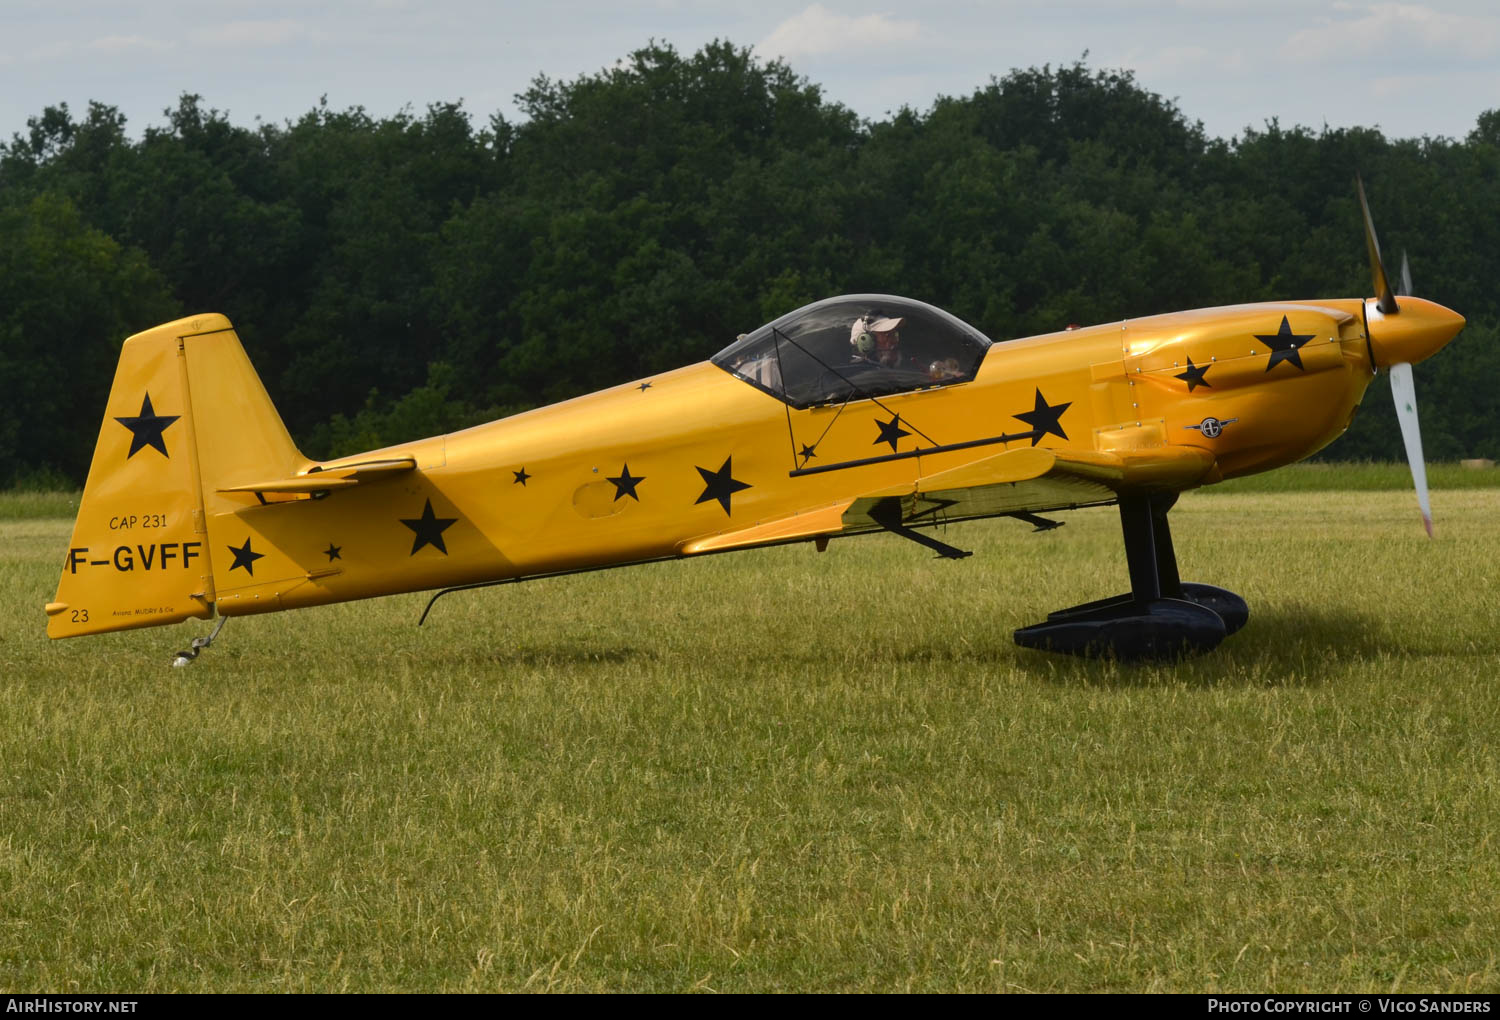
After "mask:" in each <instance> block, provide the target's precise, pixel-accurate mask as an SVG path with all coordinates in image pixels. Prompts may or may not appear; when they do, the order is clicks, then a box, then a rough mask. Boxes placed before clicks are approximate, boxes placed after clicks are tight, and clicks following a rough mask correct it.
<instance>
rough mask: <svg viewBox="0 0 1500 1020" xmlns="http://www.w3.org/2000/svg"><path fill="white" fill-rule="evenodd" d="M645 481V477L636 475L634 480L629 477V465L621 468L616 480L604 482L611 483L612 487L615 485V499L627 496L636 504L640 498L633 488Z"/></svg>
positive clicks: (611, 479) (610, 479)
mask: <svg viewBox="0 0 1500 1020" xmlns="http://www.w3.org/2000/svg"><path fill="white" fill-rule="evenodd" d="M645 480H646V476H645V475H638V476H637V477H635V478H632V477H630V465H629V464H626V465H625V466H624V467H622V468H621V469H620V476H619V477H618V478H609V479H606V481H610V482H613V483H614V485H615V499H622V498H624V497H625V496H629V497H630V498H631V499H633V500H635V501H636V502H637V503H639V502H640V501H641V497H639V496H637V495H636V494H635V487H636V486H637V485H639V484H641V483H642V482H644V481H645Z"/></svg>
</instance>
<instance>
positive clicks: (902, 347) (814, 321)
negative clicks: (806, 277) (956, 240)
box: [712, 294, 990, 408]
mask: <svg viewBox="0 0 1500 1020" xmlns="http://www.w3.org/2000/svg"><path fill="white" fill-rule="evenodd" d="M891 320H897V321H896V322H895V323H894V328H891V327H892V326H893V323H892V321H891ZM876 327H882V328H880V329H876ZM989 346H990V340H989V338H988V337H986V336H985V335H984V334H983V333H981V332H979V330H977V329H975V328H974V327H973V326H970V325H968V324H967V323H965V322H963V321H962V320H960V319H958V318H956V317H954V316H952V315H949V314H948V313H947V312H945V311H943V310H942V309H940V308H934V307H933V306H932V305H929V304H924V303H923V302H921V301H913V300H912V299H911V298H903V297H895V296H893V295H890V294H846V295H844V296H842V297H834V298H827V299H825V300H823V301H816V302H814V303H813V304H810V305H806V306H804V307H802V308H799V309H797V310H796V311H795V312H789V313H788V314H786V315H783V316H782V317H781V318H779V319H777V320H776V321H775V322H770V323H767V324H766V325H764V326H762V327H760V328H759V329H757V330H756V331H755V332H753V333H750V334H748V335H746V336H745V337H743V338H741V339H740V340H737V341H735V342H734V343H733V344H730V345H729V346H728V347H726V348H724V349H723V350H722V351H720V352H719V353H718V354H716V355H714V357H713V359H712V360H713V363H714V364H715V365H718V366H719V367H720V368H722V369H724V370H725V371H727V372H729V373H731V374H733V375H735V376H737V377H739V378H740V379H743V380H744V381H745V382H747V383H749V384H750V385H752V386H755V387H756V388H758V389H761V390H764V391H766V392H767V393H769V394H771V395H772V396H775V397H777V398H778V399H781V400H784V401H786V402H787V403H788V404H790V405H792V406H793V407H797V408H804V407H813V406H815V405H818V404H830V403H842V402H844V401H846V400H860V399H863V398H866V397H881V396H887V395H889V394H892V393H907V392H910V391H912V390H921V389H927V388H929V387H933V386H953V385H956V384H958V383H964V382H968V381H969V380H971V379H973V378H974V373H975V372H977V371H978V370H979V363H980V361H982V360H983V359H984V352H985V351H986V350H988V349H989Z"/></svg>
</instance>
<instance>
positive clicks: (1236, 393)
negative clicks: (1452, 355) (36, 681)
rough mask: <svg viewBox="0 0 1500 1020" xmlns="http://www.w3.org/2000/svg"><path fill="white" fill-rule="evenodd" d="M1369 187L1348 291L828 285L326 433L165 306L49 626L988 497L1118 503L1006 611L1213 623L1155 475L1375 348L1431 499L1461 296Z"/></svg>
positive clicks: (141, 623)
mask: <svg viewBox="0 0 1500 1020" xmlns="http://www.w3.org/2000/svg"><path fill="white" fill-rule="evenodd" d="M1360 200H1361V204H1362V205H1363V203H1364V195H1363V189H1362V188H1361V190H1360ZM1364 215H1365V232H1366V240H1367V246H1368V249H1369V254H1370V263H1371V270H1372V277H1373V280H1374V289H1375V294H1376V296H1375V297H1374V298H1372V299H1368V300H1367V299H1361V298H1343V299H1335V300H1313V301H1287V302H1275V303H1263V304H1247V305H1237V306H1232V307H1226V308H1210V309H1202V310H1197V311H1189V312H1178V313H1173V314H1169V315H1159V316H1153V317H1150V318H1144V319H1135V320H1130V321H1126V322H1114V323H1109V324H1106V325H1100V326H1092V327H1088V328H1083V329H1069V330H1067V331H1064V332H1061V333H1055V334H1050V335H1047V336H1038V337H1031V338H1027V339H1020V340H1010V341H1006V342H1003V343H992V342H991V341H990V340H988V339H987V338H986V337H985V336H984V335H983V334H981V333H980V332H979V331H978V330H976V329H974V328H973V327H971V326H968V325H966V324H965V323H963V322H961V321H959V320H958V319H956V318H954V317H953V316H951V315H949V314H947V313H945V312H943V311H940V310H938V309H937V308H934V307H932V306H930V305H926V304H923V303H921V302H919V301H913V300H908V299H904V298H898V297H893V296H888V295H853V296H845V297H838V298H832V299H829V300H826V301H820V302H817V303H816V304H812V305H808V306H807V307H805V308H801V309H798V310H797V311H794V312H792V313H790V314H788V315H785V316H783V317H782V318H780V319H777V320H776V321H775V322H772V323H770V324H768V325H765V326H762V327H761V328H760V329H757V330H755V331H754V332H752V333H749V334H747V335H743V336H741V337H740V339H739V340H738V341H737V342H735V343H733V344H731V345H730V346H729V347H727V348H725V349H724V350H723V351H721V352H720V353H719V354H718V355H716V356H715V357H714V358H712V359H711V360H710V361H708V362H705V363H702V364H698V365H692V366H689V367H687V368H682V369H678V370H676V371H672V372H667V373H665V374H662V375H657V376H652V377H650V378H648V379H643V380H640V381H637V382H633V383H630V384H627V385H623V386H617V387H615V388H613V389H608V390H604V391H602V392H599V393H594V394H591V395H589V396H585V397H579V398H577V399H575V400H569V401H566V402H564V403H561V404H556V405H553V406H550V407H544V408H541V409H538V410H535V411H530V412H527V413H525V414H519V415H516V416H514V417H511V418H506V419H504V420H501V421H496V422H492V423H490V424H488V425H481V426H478V427H476V428H472V429H467V430H465V431H462V432H456V433H453V434H451V435H446V436H438V437H435V438H432V439H424V440H421V441H418V442H413V443H405V444H401V445H399V446H394V447H391V448H389V449H385V450H378V451H375V452H373V453H368V454H363V455H360V456H355V457H345V458H341V459H338V460H334V461H328V462H323V463H318V462H314V461H312V460H309V459H308V458H307V457H305V456H303V455H302V454H301V453H299V452H298V450H297V448H296V446H295V445H294V444H293V442H292V440H291V437H290V436H289V435H288V434H287V430H286V428H285V426H284V425H283V424H282V422H281V418H280V416H279V415H278V414H277V412H276V409H275V408H274V407H273V406H272V403H271V400H270V398H269V397H268V396H267V394H266V391H265V388H264V387H263V386H262V385H261V382H260V379H259V377H258V376H257V375H256V373H255V370H254V369H253V368H252V367H251V365H250V362H249V360H248V359H247V357H246V356H245V352H244V350H243V349H242V348H241V346H240V342H239V339H238V338H237V337H236V335H235V333H234V329H233V327H232V326H231V325H230V323H229V320H227V319H226V318H224V317H223V316H221V315H196V316H191V317H189V318H185V319H179V320H177V321H176V322H170V323H167V324H166V325H162V326H158V327H156V328H155V329H151V330H148V331H146V332H144V333H139V334H137V335H135V336H132V337H131V338H129V339H128V340H126V341H125V344H124V347H123V350H122V352H121V355H120V361H119V367H118V369H117V370H116V373H115V379H114V385H113V387H112V389H111V391H110V395H109V404H108V406H107V408H106V411H105V417H104V423H103V426H102V427H101V429H100V432H99V440H98V445H97V446H96V448H95V451H94V458H93V463H92V465H91V467H90V469H89V476H88V482H87V484H86V486H85V489H84V494H83V500H82V503H81V505H80V507H79V511H78V519H77V522H76V524H75V525H74V529H73V537H72V541H71V543H70V546H69V548H68V551H67V555H66V557H65V558H64V561H63V568H62V580H61V582H60V583H59V585H58V589H57V596H56V598H55V600H54V601H52V602H50V603H48V605H47V607H46V611H47V617H48V622H47V633H48V635H49V636H50V637H54V638H62V637H74V636H78V635H82V634H95V633H99V632H101V631H112V630H123V629H126V628H133V627H149V626H157V625H161V624H168V623H176V622H178V621H182V620H188V619H207V618H210V617H212V616H213V615H214V614H215V612H217V613H218V614H219V615H220V616H221V617H224V618H227V617H231V616H239V615H242V614H250V613H266V612H274V611H277V610H282V609H295V608H300V607H303V606H316V605H323V604H325V603H330V602H343V601H347V600H350V599H362V598H369V597H372V596H376V595H389V594H393V593H397V592H410V591H420V590H427V589H444V590H450V589H453V588H457V587H464V586H478V585H484V584H493V583H503V582H506V581H516V580H524V579H531V578H539V577H548V576H555V575H559V574H564V573H570V572H575V571H582V570H592V569H598V568H602V567H612V566H620V565H624V564H631V563H643V562H649V561H653V560H663V559H670V558H677V557H689V556H697V555H701V554H705V553H713V552H721V551H725V550H730V549H743V548H750V547H753V546H763V545H771V544H775V543H782V542H797V541H812V542H816V543H817V544H818V545H819V547H820V548H821V547H823V546H824V544H825V543H826V542H827V540H829V539H831V538H835V537H842V536H846V535H853V534H860V533H869V532H881V531H885V532H893V533H895V534H897V535H900V536H902V537H905V538H909V539H912V540H913V541H916V542H919V543H921V544H923V545H925V546H927V547H929V548H931V549H934V550H936V551H937V552H938V553H939V554H940V555H943V556H947V557H952V558H960V557H963V556H966V555H968V554H967V553H965V552H963V551H961V550H958V549H955V548H954V547H952V546H951V545H948V544H946V543H944V542H942V541H941V540H939V539H937V538H935V537H933V536H932V535H931V534H930V533H929V532H927V531H926V530H924V529H927V528H930V527H931V526H934V525H940V524H943V523H946V522H950V521H959V520H966V519H970V518H978V517H997V516H1012V517H1019V518H1021V519H1023V520H1026V521H1029V522H1031V523H1033V524H1035V525H1037V526H1038V527H1050V526H1055V524H1056V522H1054V521H1051V520H1048V519H1046V518H1042V517H1038V516H1036V515H1038V514H1041V513H1047V512H1053V511H1061V510H1069V509H1074V508H1077V507H1086V506H1099V505H1105V504H1118V506H1119V509H1120V521H1121V525H1122V529H1123V533H1124V540H1125V553H1126V560H1127V564H1128V568H1129V576H1130V591H1129V592H1128V593H1126V594H1124V595H1120V596H1116V597H1115V598H1111V599H1104V600H1101V601H1098V602H1093V603H1087V604H1085V605H1081V606H1076V607H1074V608H1071V609H1066V610H1061V611H1059V612H1056V613H1052V614H1051V615H1050V616H1049V617H1048V619H1047V620H1046V621H1044V622H1042V623H1039V624H1037V625H1035V626H1032V627H1026V628H1023V629H1021V630H1018V631H1017V632H1016V634H1015V638H1016V641H1017V642H1018V643H1020V644H1022V645H1025V646H1028V647H1034V648H1044V649H1052V650H1055V651H1063V652H1072V653H1078V654H1095V655H1097V654H1112V655H1116V656H1118V657H1121V658H1148V657H1157V656H1170V655H1178V654H1182V653H1183V652H1185V651H1204V650H1207V649H1211V648H1213V647H1214V646H1216V645H1217V644H1218V643H1219V642H1220V641H1221V640H1223V638H1224V637H1225V635H1226V634H1229V633H1233V632H1234V631H1235V630H1237V629H1239V627H1241V626H1242V625H1243V624H1244V622H1245V620H1246V619H1247V616H1248V610H1247V608H1246V606H1245V603H1244V601H1243V600H1242V599H1240V598H1239V596H1237V595H1235V594H1234V593H1232V592H1228V591H1225V590H1223V589H1221V588H1215V587H1212V586H1209V585H1203V584H1192V583H1186V582H1183V581H1182V580H1181V579H1180V578H1179V576H1178V571H1177V562H1176V557H1175V555H1174V553H1173V549H1172V540H1171V533H1170V531H1169V528H1168V524H1167V511H1168V510H1169V509H1170V508H1171V506H1172V504H1173V503H1174V502H1175V500H1176V498H1177V494H1178V493H1180V492H1182V491H1183V490H1185V489H1190V488H1194V487H1196V486H1200V485H1207V484H1211V483H1213V482H1217V481H1220V480H1221V479H1225V478H1232V477H1235V476H1237V475H1245V474H1250V473H1253V472H1257V471H1265V470H1268V469H1270V468H1275V467H1279V466H1281V465H1283V464H1289V463H1292V462H1293V461H1297V460H1300V459H1302V458H1304V457H1306V456H1308V455H1309V454H1312V453H1314V452H1315V451H1317V450H1319V449H1321V448H1322V447H1324V446H1325V445H1327V444H1328V443H1329V442H1330V441H1332V440H1333V439H1334V438H1335V437H1336V436H1338V435H1339V434H1340V433H1342V432H1343V431H1344V429H1345V428H1346V427H1347V426H1348V424H1349V421H1350V418H1351V416H1352V414H1353V412H1354V409H1355V406H1356V405H1357V404H1358V403H1359V400H1360V398H1361V397H1362V396H1363V394H1364V391H1365V387H1366V386H1367V385H1368V383H1369V382H1370V380H1371V378H1372V377H1373V376H1374V374H1375V371H1376V370H1377V369H1379V368H1388V369H1390V370H1391V376H1392V385H1393V390H1394V391H1395V393H1396V403H1397V407H1398V411H1400V416H1401V421H1402V426H1403V430H1404V431H1407V444H1408V454H1409V457H1410V459H1411V463H1412V467H1413V473H1414V475H1415V477H1416V482H1417V489H1418V495H1419V499H1420V501H1421V505H1422V512H1423V516H1424V518H1425V519H1427V520H1428V522H1429V523H1428V528H1429V532H1430V530H1431V524H1430V513H1429V511H1428V509H1427V502H1426V484H1425V480H1424V477H1423V473H1422V461H1421V452H1420V445H1419V443H1420V441H1419V439H1418V437H1417V433H1416V412H1415V397H1414V396H1413V395H1412V394H1411V393H1410V380H1411V368H1410V366H1411V364H1412V363H1414V362H1417V361H1420V360H1421V359H1423V358H1426V357H1428V356H1429V355H1431V354H1433V353H1434V352H1435V351H1437V350H1438V349H1439V348H1441V347H1442V346H1443V345H1444V344H1445V343H1447V342H1448V341H1449V340H1450V339H1451V338H1452V337H1453V336H1454V335H1455V334H1456V333H1457V332H1458V331H1459V330H1460V329H1461V328H1462V326H1463V323H1464V320H1463V319H1462V318H1461V317H1460V316H1458V315H1457V314H1455V313H1454V312H1452V311H1449V310H1448V309H1447V308H1444V307H1442V306H1441V305H1437V304H1434V303H1432V302H1429V301H1424V300H1421V299H1419V298H1413V297H1409V296H1405V294H1406V293H1409V290H1410V287H1409V285H1408V286H1403V287H1402V288H1401V291H1402V294H1403V296H1401V298H1400V301H1399V302H1398V301H1397V299H1396V295H1395V294H1394V293H1393V290H1392V288H1391V286H1390V284H1389V281H1388V278H1387V275H1386V273H1385V270H1384V268H1383V267H1382V264H1381V261H1380V256H1379V249H1378V245H1377V242H1376V240H1375V233H1374V228H1373V225H1372V224H1371V223H1370V218H1369V211H1368V208H1366V209H1365V214H1364ZM1403 268H1404V267H1403ZM429 608H430V607H429ZM222 625H223V620H221V621H220V624H219V626H222ZM217 632H218V631H217V629H216V630H215V632H214V633H215V634H217ZM211 640H212V635H211V636H210V637H208V638H202V637H200V638H196V639H195V640H194V642H193V647H192V649H191V650H189V651H187V652H182V653H179V654H178V658H177V660H176V661H177V662H178V664H183V663H186V662H187V661H189V660H191V659H192V658H193V657H194V656H196V654H197V653H198V651H199V649H200V648H202V647H205V646H206V645H207V644H208V643H209V642H210V641H211Z"/></svg>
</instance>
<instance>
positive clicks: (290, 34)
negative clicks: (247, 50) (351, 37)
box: [193, 18, 313, 46]
mask: <svg viewBox="0 0 1500 1020" xmlns="http://www.w3.org/2000/svg"><path fill="white" fill-rule="evenodd" d="M312 36H313V33H312V32H311V31H309V30H308V28H307V26H306V25H304V24H303V23H302V22H300V21H292V20H291V19H289V18H281V19H277V20H274V21H272V20H260V21H228V22H225V23H224V24H222V25H214V26H212V27H210V28H202V29H198V30H197V31H195V32H194V33H193V38H194V40H195V41H197V42H200V43H206V44H208V45H213V46H280V45H282V44H283V43H289V42H292V41H294V40H297V39H307V38H311V37H312Z"/></svg>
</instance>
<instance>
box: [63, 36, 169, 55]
mask: <svg viewBox="0 0 1500 1020" xmlns="http://www.w3.org/2000/svg"><path fill="white" fill-rule="evenodd" d="M83 48H84V49H85V50H89V51H90V52H93V53H108V54H117V53H135V52H142V51H145V52H156V51H161V50H166V49H171V46H169V45H168V44H167V43H166V42H164V41H162V40H161V39H147V38H146V37H145V36H141V35H106V36H103V37H101V38H98V39H93V40H91V41H89V42H87V43H85V44H84V46H83Z"/></svg>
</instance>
